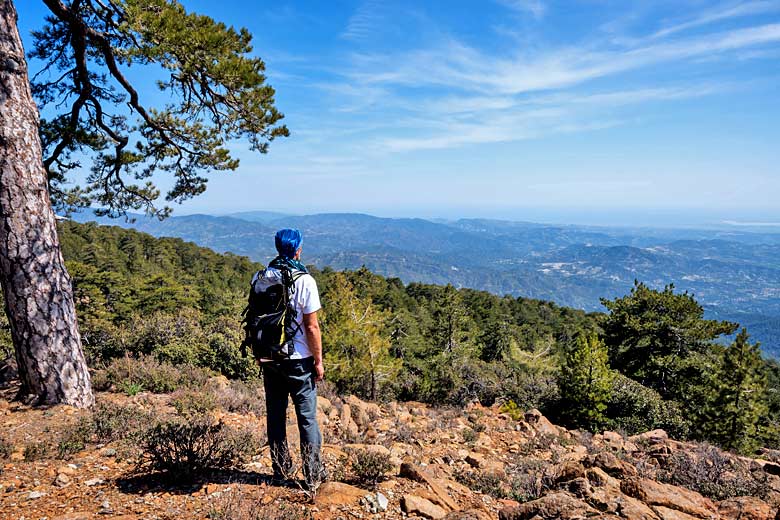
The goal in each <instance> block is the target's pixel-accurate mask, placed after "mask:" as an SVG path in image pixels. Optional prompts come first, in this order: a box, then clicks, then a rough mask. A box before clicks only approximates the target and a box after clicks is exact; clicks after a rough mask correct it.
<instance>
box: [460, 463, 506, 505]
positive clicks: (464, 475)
mask: <svg viewBox="0 0 780 520" xmlns="http://www.w3.org/2000/svg"><path fill="white" fill-rule="evenodd" d="M455 480H456V481H458V482H460V483H461V484H463V485H464V486H466V487H467V488H469V489H471V490H472V491H476V492H478V493H485V494H487V495H490V496H492V497H493V498H497V499H502V498H509V493H508V491H507V489H506V486H505V483H506V480H507V479H506V475H504V474H500V473H495V472H492V471H480V470H463V471H459V472H456V473H455Z"/></svg>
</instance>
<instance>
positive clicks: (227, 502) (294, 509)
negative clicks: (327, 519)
mask: <svg viewBox="0 0 780 520" xmlns="http://www.w3.org/2000/svg"><path fill="white" fill-rule="evenodd" d="M208 518H209V519H210V520H312V519H313V518H314V514H313V513H312V512H311V511H310V510H309V508H308V507H305V506H302V505H299V504H292V503H285V502H282V503H271V504H267V505H263V504H262V503H261V502H260V500H258V499H257V498H256V497H250V496H248V494H247V493H246V492H245V490H243V489H241V488H238V489H236V490H235V491H232V492H230V493H223V494H222V496H220V498H219V500H218V501H217V502H216V503H215V504H213V505H212V506H211V509H210V510H209V513H208Z"/></svg>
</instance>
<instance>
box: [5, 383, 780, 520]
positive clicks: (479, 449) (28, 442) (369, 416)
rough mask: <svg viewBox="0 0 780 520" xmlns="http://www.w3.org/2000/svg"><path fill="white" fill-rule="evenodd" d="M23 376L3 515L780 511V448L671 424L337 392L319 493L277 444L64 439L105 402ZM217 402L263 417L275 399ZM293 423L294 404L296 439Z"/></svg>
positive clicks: (9, 409)
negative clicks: (666, 428)
mask: <svg viewBox="0 0 780 520" xmlns="http://www.w3.org/2000/svg"><path fill="white" fill-rule="evenodd" d="M230 385H231V383H229V382H227V380H224V379H222V378H215V379H214V380H213V381H210V382H209V385H208V387H209V390H208V391H210V392H213V393H215V394H217V395H218V394H219V392H224V391H227V390H228V389H229V388H230ZM14 390H15V389H14V388H13V387H11V388H8V389H6V390H4V391H3V393H2V394H1V395H0V417H1V418H2V424H1V425H0V440H3V442H4V443H5V444H4V445H5V446H6V448H5V449H4V453H0V455H2V457H0V468H2V471H1V472H0V518H2V519H25V520H39V519H47V520H55V519H56V520H81V519H91V518H122V519H131V518H139V519H140V518H143V519H168V518H171V519H172V518H177V519H185V518H186V519H201V518H203V519H206V518H209V519H230V518H233V519H236V520H242V519H260V518H269V519H305V518H314V519H329V520H330V519H333V520H336V519H343V520H347V519H353V518H358V519H369V518H378V519H381V518H388V519H395V518H432V519H440V518H446V519H449V520H487V519H491V518H501V519H506V520H510V519H511V520H514V519H518V520H520V519H533V520H542V519H558V518H560V519H580V518H604V519H617V518H624V519H635V520H640V519H641V520H694V519H708V520H709V519H711V520H717V519H723V520H747V519H751V520H769V519H780V515H779V514H778V511H777V509H778V506H779V505H780V476H778V475H780V465H778V464H777V463H776V461H777V460H778V455H779V454H777V453H774V452H769V451H767V452H766V453H764V454H763V458H757V459H748V458H739V457H736V456H732V455H728V454H724V453H722V452H720V451H719V450H716V449H714V448H711V447H707V446H701V445H696V444H690V443H681V442H677V441H674V440H671V439H669V438H668V436H667V435H666V433H665V432H663V431H661V430H656V431H652V432H647V433H645V434H642V435H638V436H634V437H624V436H622V435H620V434H618V433H615V432H604V433H603V434H599V435H590V434H588V433H584V432H577V431H569V430H566V429H564V428H561V427H558V426H556V425H553V424H551V423H550V422H549V421H548V420H547V419H546V418H545V417H544V416H542V415H541V414H540V413H539V412H538V411H535V410H531V411H528V412H526V413H524V414H518V413H502V412H501V409H500V408H499V407H498V406H495V407H491V408H484V407H481V406H479V405H473V406H470V407H468V408H466V409H465V410H463V409H433V408H430V407H427V406H425V405H422V404H419V403H411V402H407V403H389V404H383V405H381V406H380V405H377V404H373V403H365V402H363V401H360V400H359V399H357V398H355V397H352V396H350V397H347V398H343V399H342V398H340V397H336V396H333V395H329V396H328V398H325V397H321V399H320V402H319V413H320V423H321V425H322V428H323V432H324V437H325V443H326V444H325V446H324V449H323V453H324V458H325V460H326V464H327V466H328V469H329V471H330V476H331V478H330V480H329V481H328V482H325V483H323V484H322V485H321V486H320V487H319V489H318V490H317V493H316V495H313V494H312V493H308V492H305V491H304V490H303V489H301V488H300V486H297V485H296V484H295V483H294V482H292V483H288V484H287V485H272V483H271V482H270V479H269V476H270V473H271V469H270V460H269V457H268V448H267V447H264V448H261V449H259V451H258V452H257V453H256V454H255V455H254V456H253V457H252V458H251V461H249V462H248V463H247V464H246V465H244V466H243V467H240V468H235V469H234V470H229V471H226V470H223V471H215V472H211V473H209V474H208V475H204V476H200V477H195V478H194V479H192V480H191V481H189V482H188V481H186V480H181V479H179V481H174V482H171V481H170V479H165V478H164V477H163V476H160V475H154V474H152V475H150V474H148V473H144V472H140V471H139V470H138V467H137V464H136V462H137V456H138V454H137V452H136V451H135V450H134V448H133V446H132V443H131V442H128V439H129V437H130V435H129V434H128V436H127V437H128V438H122V436H121V435H120V436H119V438H118V439H116V440H113V441H111V442H108V443H105V444H92V443H88V444H87V445H86V446H83V447H82V448H83V449H79V450H78V451H75V452H72V450H71V451H69V452H68V453H67V454H63V453H58V451H57V449H56V446H57V443H56V439H61V438H62V435H63V432H67V431H68V430H69V429H73V428H74V425H77V424H78V423H79V419H80V418H82V417H86V416H88V414H90V413H91V412H89V411H85V410H77V409H74V408H70V407H67V406H54V407H49V408H30V407H26V406H24V405H21V404H19V403H16V402H12V401H10V397H11V396H12V395H13V392H14ZM97 399H98V402H99V403H113V404H116V405H119V406H123V407H132V409H134V410H138V414H139V416H141V414H143V413H145V412H147V411H154V412H155V413H158V414H159V413H175V411H174V409H173V407H172V405H171V402H172V400H173V399H176V395H175V394H174V395H173V396H172V395H154V394H148V393H138V394H136V395H133V396H127V395H124V394H120V393H100V394H98V396H97ZM510 411H511V410H510ZM210 413H211V414H212V415H213V416H214V417H215V418H217V419H221V420H222V421H224V422H226V423H228V424H232V425H236V426H242V427H248V428H251V429H254V430H256V431H259V432H262V431H264V428H265V424H264V417H263V414H262V412H261V411H255V412H254V413H252V412H245V413H239V412H227V411H225V410H224V409H222V408H219V407H218V408H216V409H214V410H212V411H211V412H210ZM294 422H295V419H294V416H293V415H291V416H290V428H289V431H290V433H291V434H293V435H291V436H292V437H293V439H292V445H295V439H294V431H295V427H294ZM369 452H370V453H375V454H377V457H376V458H375V459H372V458H370V457H368V458H365V457H364V458H363V459H362V460H363V462H362V463H363V464H364V465H365V464H366V463H367V462H366V461H368V463H371V461H374V462H376V461H380V462H389V466H388V468H387V471H386V472H385V476H384V477H383V478H380V479H379V481H378V482H376V483H372V482H370V480H371V479H369V478H366V475H369V474H370V473H371V468H366V467H361V466H359V465H355V464H354V463H351V462H350V461H354V454H355V453H369ZM705 495H706V496H705Z"/></svg>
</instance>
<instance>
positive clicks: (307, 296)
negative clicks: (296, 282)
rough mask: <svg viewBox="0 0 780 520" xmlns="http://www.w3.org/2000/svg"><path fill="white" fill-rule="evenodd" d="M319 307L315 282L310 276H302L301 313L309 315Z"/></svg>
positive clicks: (318, 296) (318, 294)
mask: <svg viewBox="0 0 780 520" xmlns="http://www.w3.org/2000/svg"><path fill="white" fill-rule="evenodd" d="M321 308H322V306H321V305H320V293H319V291H318V290H317V282H316V281H315V280H314V278H313V277H312V276H311V275H304V276H303V313H304V314H311V313H312V312H317V311H318V310H320V309H321Z"/></svg>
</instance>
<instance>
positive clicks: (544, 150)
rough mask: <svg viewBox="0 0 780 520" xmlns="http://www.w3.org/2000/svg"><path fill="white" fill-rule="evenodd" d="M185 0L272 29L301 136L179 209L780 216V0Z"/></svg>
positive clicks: (274, 56) (281, 94) (550, 217)
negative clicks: (404, 0) (325, 0)
mask: <svg viewBox="0 0 780 520" xmlns="http://www.w3.org/2000/svg"><path fill="white" fill-rule="evenodd" d="M184 4H185V6H186V7H187V8H189V9H191V10H193V11H198V12H202V13H205V14H208V15H211V16H212V17H214V18H217V19H220V20H222V21H225V22H226V23H229V24H233V25H236V26H245V27H247V28H248V29H249V30H250V31H251V32H252V33H253V34H254V45H255V51H256V53H257V54H258V55H259V56H261V57H262V58H263V59H264V60H265V61H266V64H267V69H268V81H269V83H270V84H272V85H273V86H274V87H275V88H276V89H277V105H278V107H279V108H280V109H281V110H282V111H283V112H284V113H285V115H286V119H285V121H286V123H287V125H288V127H289V128H290V130H291V132H292V135H291V137H290V138H287V139H284V140H281V141H276V142H274V143H273V144H272V146H271V150H270V153H269V154H268V155H266V156H256V155H252V154H250V153H248V152H247V151H246V149H245V146H243V145H242V144H241V143H236V144H235V150H236V153H237V154H238V156H239V157H241V167H240V168H239V170H238V171H237V172H234V173H229V174H225V173H218V174H215V175H213V176H212V177H211V180H210V182H209V188H208V190H207V191H206V193H205V194H204V195H202V196H200V197H199V198H198V199H196V200H194V201H191V202H188V203H186V204H185V205H184V206H181V207H176V208H175V210H176V213H179V214H182V213H192V212H208V213H228V212H231V211H243V210H252V209H264V210H280V211H288V212H295V213H314V212H324V211H327V212H333V211H360V212H366V213H372V214H377V215H387V216H423V217H437V216H439V217H458V216H485V217H499V218H515V219H531V220H546V221H570V222H579V223H605V222H610V221H612V222H614V223H620V222H621V221H626V222H627V221H631V223H648V224H652V223H666V224H668V223H686V222H690V223H694V221H695V222H704V221H718V220H737V221H739V220H750V221H754V222H765V221H774V220H778V221H780V205H778V203H777V200H778V197H780V146H779V145H778V143H780V123H778V121H780V95H779V94H780V0H744V1H731V0H729V1H699V0H675V1H666V0H652V1H650V0H647V1H627V0H619V1H618V0H615V1H613V0H570V1H553V0H496V1H491V0H481V1H476V0H475V1H468V2H466V1H435V2H419V1H409V2H403V1H399V2H391V1H375V0H368V1H338V0H335V1H332V2H321V1H301V2H284V1H276V2H250V1H243V2H242V1H230V0H222V1H219V2H214V1H185V2H184ZM17 7H18V9H19V11H20V28H21V30H22V32H23V34H24V36H25V37H26V38H27V40H26V41H27V42H28V43H27V44H28V46H29V36H28V33H29V30H31V29H33V28H36V27H39V26H40V23H41V20H42V16H43V14H44V13H45V7H43V5H42V2H39V1H38V0H24V1H17ZM33 68H34V64H33ZM136 74H139V75H140V71H139V72H137V73H136ZM139 77H141V76H139ZM141 91H142V95H145V96H149V97H152V96H157V94H156V93H154V91H153V86H152V85H149V87H147V88H142V89H141ZM160 183H161V184H162V185H165V180H164V179H161V182H160Z"/></svg>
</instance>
